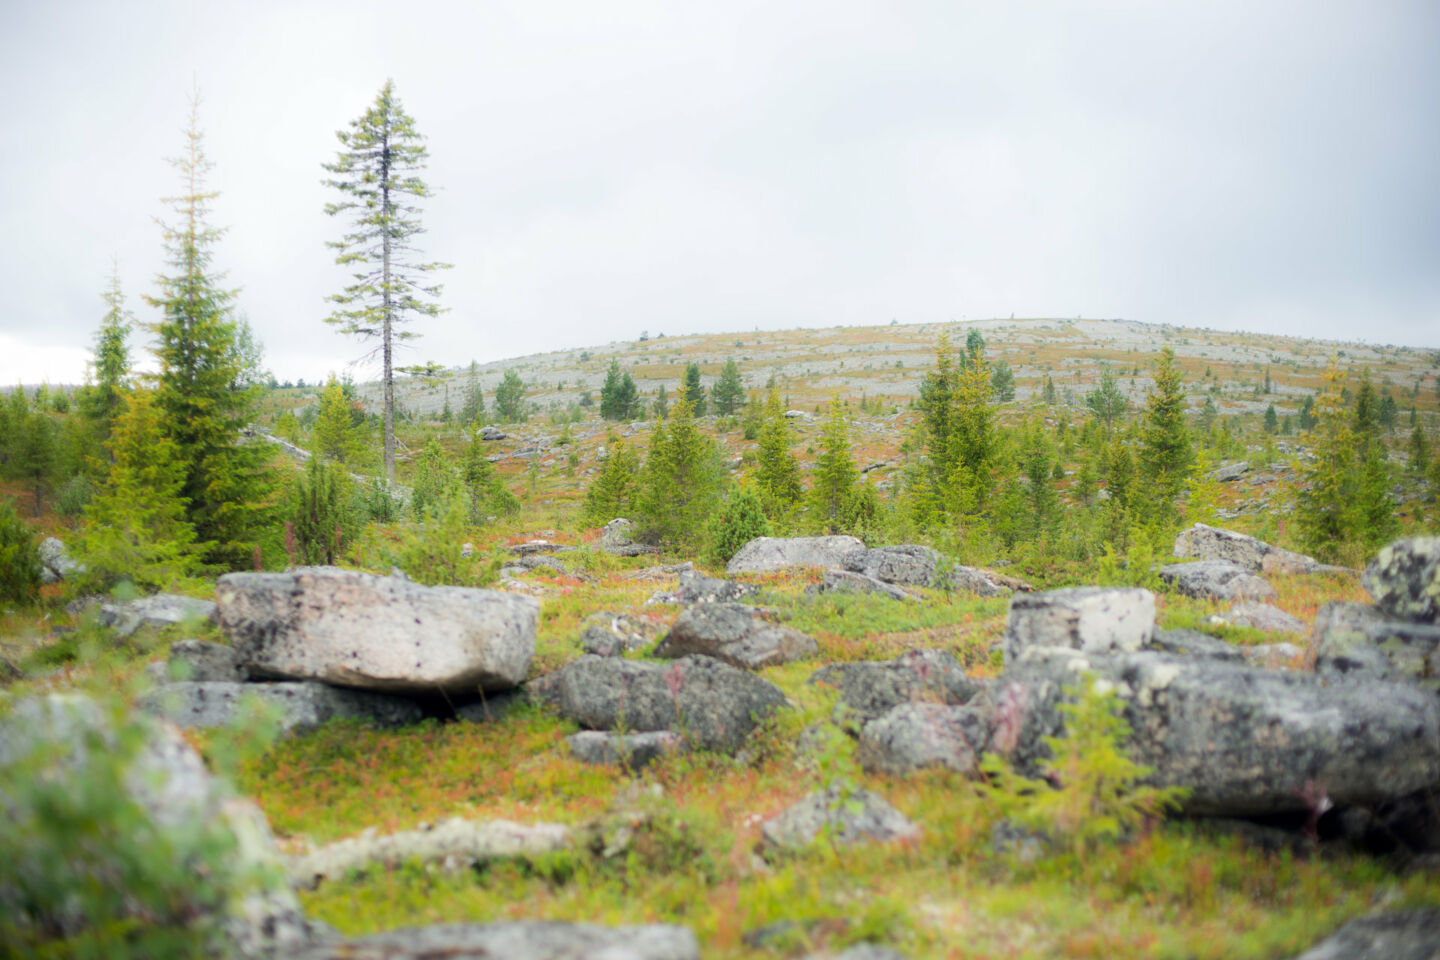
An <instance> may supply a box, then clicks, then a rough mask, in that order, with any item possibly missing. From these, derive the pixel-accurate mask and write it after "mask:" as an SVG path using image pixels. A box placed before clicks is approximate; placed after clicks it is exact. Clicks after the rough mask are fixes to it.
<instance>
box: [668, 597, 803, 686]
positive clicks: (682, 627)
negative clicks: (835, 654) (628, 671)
mask: <svg viewBox="0 0 1440 960" xmlns="http://www.w3.org/2000/svg"><path fill="white" fill-rule="evenodd" d="M818 650H819V647H818V645H817V644H816V643H815V640H814V639H813V638H812V637H808V636H806V635H805V634H803V633H801V632H800V631H799V630H793V629H791V628H789V627H782V626H778V625H776V624H773V623H771V622H769V621H768V620H767V619H766V618H765V616H764V614H763V612H762V611H759V610H756V609H755V608H754V607H747V606H745V605H744V604H741V603H700V604H696V605H695V606H693V607H690V608H689V609H687V610H686V611H685V612H684V613H682V614H680V617H679V619H678V620H676V621H675V625H674V626H673V627H671V628H670V632H669V633H668V634H666V636H665V639H664V640H661V641H660V645H659V646H657V647H656V648H655V656H657V657H662V658H665V659H669V660H675V659H678V658H680V657H688V656H695V655H698V656H705V657H714V658H716V659H717V660H723V661H724V662H725V663H728V664H730V665H731V666H733V667H739V668H740V669H742V670H759V669H761V668H762V667H770V666H775V665H777V664H781V663H790V662H792V661H794V660H799V659H802V658H804V657H809V656H814V655H815V653H817V652H818Z"/></svg>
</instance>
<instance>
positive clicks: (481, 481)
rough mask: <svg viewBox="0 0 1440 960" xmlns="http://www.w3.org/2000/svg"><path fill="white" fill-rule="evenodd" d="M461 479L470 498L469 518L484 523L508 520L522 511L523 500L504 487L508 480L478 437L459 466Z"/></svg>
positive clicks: (471, 441) (474, 439) (474, 438)
mask: <svg viewBox="0 0 1440 960" xmlns="http://www.w3.org/2000/svg"><path fill="white" fill-rule="evenodd" d="M460 479H461V481H463V483H464V485H465V490H466V492H467V493H468V494H469V495H470V519H471V521H472V522H473V523H483V522H485V521H487V520H489V519H490V518H492V517H508V516H513V515H514V514H516V513H519V512H520V500H519V498H518V497H516V496H515V494H513V493H511V492H510V488H509V487H507V486H505V481H504V480H503V479H502V478H501V477H500V474H499V472H498V471H496V469H495V464H493V463H491V462H490V460H489V458H488V457H487V456H486V454H485V448H484V446H483V442H482V441H481V440H480V438H479V437H473V438H472V439H471V440H470V446H468V447H466V448H465V459H464V460H463V461H461V463H460Z"/></svg>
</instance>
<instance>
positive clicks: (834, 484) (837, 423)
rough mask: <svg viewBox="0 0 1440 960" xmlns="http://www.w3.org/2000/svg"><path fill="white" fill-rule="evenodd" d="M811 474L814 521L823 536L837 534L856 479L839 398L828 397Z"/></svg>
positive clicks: (844, 417) (848, 437)
mask: <svg viewBox="0 0 1440 960" xmlns="http://www.w3.org/2000/svg"><path fill="white" fill-rule="evenodd" d="M811 475H812V478H813V483H812V485H811V488H810V498H811V502H812V504H813V507H814V511H815V516H816V519H817V520H818V522H819V524H820V526H821V528H822V529H824V530H825V532H826V533H838V532H839V531H840V528H841V511H842V509H843V508H844V506H845V502H846V500H847V498H848V497H849V496H850V489H851V487H853V486H854V485H855V479H856V477H857V476H859V474H858V473H857V471H856V470H855V461H854V460H853V459H851V457H850V423H849V420H848V418H847V417H846V416H845V411H844V410H843V409H842V408H841V406H840V398H839V397H838V396H833V395H832V396H831V397H830V405H829V409H828V413H827V416H826V418H825V426H824V427H823V428H822V430H821V434H820V455H819V456H818V457H816V459H815V468H814V470H813V471H812V474H811Z"/></svg>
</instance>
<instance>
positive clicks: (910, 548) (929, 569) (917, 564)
mask: <svg viewBox="0 0 1440 960" xmlns="http://www.w3.org/2000/svg"><path fill="white" fill-rule="evenodd" d="M944 559H945V558H944V557H943V556H941V554H940V551H938V550H935V549H932V548H930V547H926V546H922V545H920V544H915V543H901V544H897V545H895V546H889V547H874V548H871V549H869V550H866V549H863V547H862V549H860V550H858V551H854V552H851V553H849V554H846V555H845V556H844V557H843V559H842V562H843V563H844V569H846V570H848V571H850V572H851V573H858V574H862V575H864V576H867V577H873V578H874V579H876V580H880V581H883V582H885V583H896V584H900V585H902V586H907V587H933V586H936V585H937V584H938V582H939V577H940V567H941V565H942V564H943V562H944Z"/></svg>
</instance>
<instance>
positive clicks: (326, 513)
mask: <svg viewBox="0 0 1440 960" xmlns="http://www.w3.org/2000/svg"><path fill="white" fill-rule="evenodd" d="M352 499H353V498H352V496H351V492H350V478H349V476H347V475H346V472H345V468H344V467H342V466H339V465H337V464H333V463H330V462H329V461H327V460H326V459H325V458H324V457H322V456H313V457H311V458H310V462H309V463H307V464H306V465H305V472H304V473H302V474H300V475H299V476H298V477H296V478H295V484H294V486H293V487H292V488H291V490H290V501H289V505H288V508H287V510H286V513H287V517H286V520H285V532H286V544H285V552H286V553H287V554H288V555H289V557H290V563H291V564H292V565H299V564H332V565H333V564H335V563H336V562H337V561H338V560H339V558H340V551H341V549H342V548H343V547H344V545H345V544H347V543H350V542H351V541H352V540H354V539H355V536H356V534H357V533H358V532H359V527H360V525H361V524H360V523H359V518H357V517H356V516H355V513H354V510H353V508H352V503H351V501H352Z"/></svg>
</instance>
